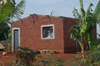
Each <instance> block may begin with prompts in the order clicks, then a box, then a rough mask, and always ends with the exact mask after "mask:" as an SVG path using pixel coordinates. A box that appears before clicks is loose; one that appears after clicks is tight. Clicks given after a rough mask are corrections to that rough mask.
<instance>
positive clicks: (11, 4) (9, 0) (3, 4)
mask: <svg viewBox="0 0 100 66" xmlns="http://www.w3.org/2000/svg"><path fill="white" fill-rule="evenodd" d="M15 4H16V2H15V0H0V23H1V22H11V21H12V19H13V18H17V19H18V18H19V17H20V16H21V15H22V14H23V12H24V7H25V0H21V1H20V3H18V4H17V5H15Z"/></svg>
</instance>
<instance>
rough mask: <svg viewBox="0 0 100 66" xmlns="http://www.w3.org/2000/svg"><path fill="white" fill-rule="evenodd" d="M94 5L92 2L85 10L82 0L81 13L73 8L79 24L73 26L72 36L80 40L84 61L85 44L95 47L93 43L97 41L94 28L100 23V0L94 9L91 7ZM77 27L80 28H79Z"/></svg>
mask: <svg viewBox="0 0 100 66" xmlns="http://www.w3.org/2000/svg"><path fill="white" fill-rule="evenodd" d="M92 6H93V4H92V3H90V5H89V7H88V9H87V11H86V12H85V10H84V8H83V0H80V11H81V14H80V13H78V10H77V9H75V8H74V10H73V13H74V16H75V18H76V23H77V26H76V25H74V26H72V27H71V29H70V37H71V38H72V39H74V40H78V42H79V44H80V47H81V53H82V59H83V61H84V44H86V45H87V46H89V49H91V48H92V47H93V44H94V43H95V39H94V33H93V28H94V27H95V26H96V24H100V20H99V19H100V15H99V14H100V8H99V7H100V1H99V2H98V4H97V6H96V8H95V10H94V11H93V10H92V9H91V7H92ZM77 28H78V29H79V30H77Z"/></svg>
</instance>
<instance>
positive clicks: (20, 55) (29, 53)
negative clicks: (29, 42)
mask: <svg viewBox="0 0 100 66" xmlns="http://www.w3.org/2000/svg"><path fill="white" fill-rule="evenodd" d="M36 55H37V52H34V51H33V50H31V49H28V48H25V47H24V48H22V47H20V51H18V52H17V54H16V60H15V64H16V65H24V66H31V65H33V61H36V59H35V57H36Z"/></svg>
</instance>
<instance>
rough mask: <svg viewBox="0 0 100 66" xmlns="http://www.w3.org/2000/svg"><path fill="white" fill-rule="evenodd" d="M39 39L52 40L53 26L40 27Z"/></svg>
mask: <svg viewBox="0 0 100 66" xmlns="http://www.w3.org/2000/svg"><path fill="white" fill-rule="evenodd" d="M41 39H54V25H53V24H51V25H42V26H41Z"/></svg>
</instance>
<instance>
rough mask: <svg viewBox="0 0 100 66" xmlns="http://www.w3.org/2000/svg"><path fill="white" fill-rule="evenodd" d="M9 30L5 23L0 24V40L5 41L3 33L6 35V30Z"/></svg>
mask: <svg viewBox="0 0 100 66" xmlns="http://www.w3.org/2000/svg"><path fill="white" fill-rule="evenodd" d="M9 29H10V27H9V26H8V24H7V23H5V22H2V23H1V24H0V40H5V39H6V38H5V36H4V33H6V34H8V30H9Z"/></svg>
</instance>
